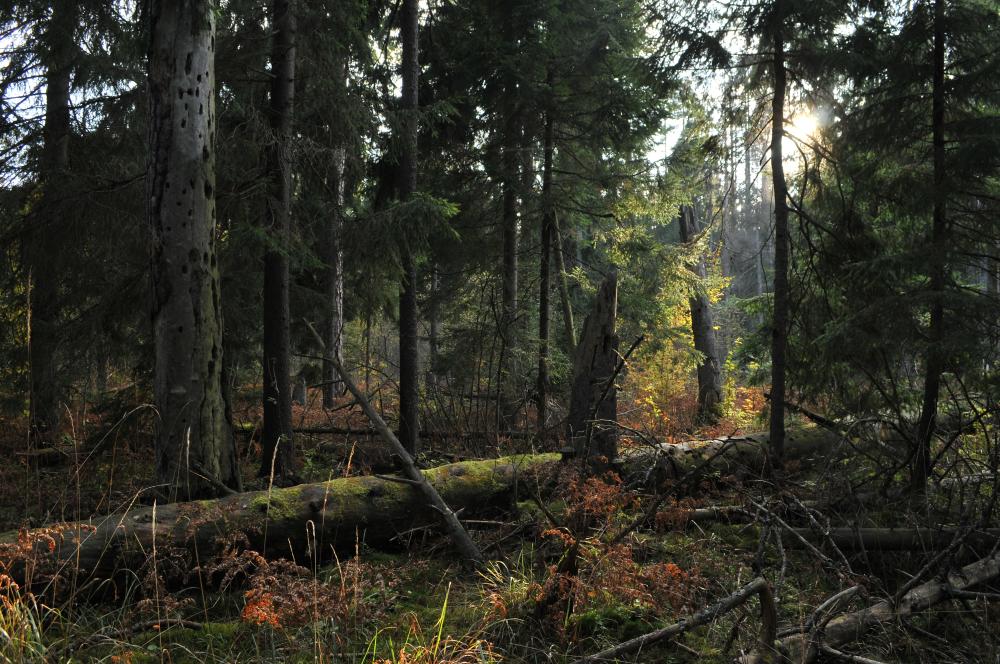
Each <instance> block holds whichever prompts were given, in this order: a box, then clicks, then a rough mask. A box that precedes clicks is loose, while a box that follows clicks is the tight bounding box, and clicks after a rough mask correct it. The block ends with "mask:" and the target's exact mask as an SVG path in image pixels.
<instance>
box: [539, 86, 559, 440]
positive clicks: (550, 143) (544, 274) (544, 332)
mask: <svg viewBox="0 0 1000 664" xmlns="http://www.w3.org/2000/svg"><path fill="white" fill-rule="evenodd" d="M548 78H549V80H548V84H549V87H550V88H551V86H552V76H551V74H550V75H549V77H548ZM542 140H543V144H544V147H543V152H544V156H543V165H542V228H541V257H540V258H539V266H540V267H539V278H538V387H537V392H538V432H539V433H542V432H543V431H545V418H546V414H547V413H546V405H547V402H548V393H549V292H550V290H551V285H550V283H549V281H550V279H549V266H550V264H551V262H552V259H551V257H550V254H551V252H552V226H553V225H554V224H553V217H554V216H555V212H554V208H553V205H552V157H553V153H554V152H555V145H554V140H553V127H552V110H551V109H549V110H547V111H546V113H545V129H544V137H543V139H542Z"/></svg>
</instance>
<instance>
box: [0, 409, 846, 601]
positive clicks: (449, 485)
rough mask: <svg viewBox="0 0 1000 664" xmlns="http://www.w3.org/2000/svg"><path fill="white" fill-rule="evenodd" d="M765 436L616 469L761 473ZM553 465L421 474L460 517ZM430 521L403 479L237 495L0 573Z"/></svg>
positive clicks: (310, 539)
mask: <svg viewBox="0 0 1000 664" xmlns="http://www.w3.org/2000/svg"><path fill="white" fill-rule="evenodd" d="M838 440H839V438H838V437H837V436H836V435H833V434H831V433H830V432H828V431H824V430H823V429H819V428H816V427H813V428H803V429H792V430H790V431H789V433H788V437H787V439H786V445H787V448H786V452H787V455H788V456H787V458H789V459H799V460H801V461H803V462H804V463H807V462H810V461H812V460H820V459H826V458H828V457H827V454H826V453H828V452H830V450H831V448H832V447H833V446H835V445H836V443H837V442H838ZM766 451H767V435H766V434H753V435H748V436H742V437H738V438H729V439H718V440H708V441H692V442H689V443H682V444H678V445H664V446H658V447H655V448H649V447H647V448H637V449H635V450H630V451H628V452H627V453H626V454H625V455H624V457H623V458H622V459H621V460H620V461H621V467H622V469H623V470H624V472H626V474H628V475H633V476H636V475H642V476H645V478H646V481H655V480H657V479H662V478H664V477H680V476H683V475H684V474H685V473H687V472H690V471H693V470H697V469H699V468H702V467H704V469H705V470H707V471H710V472H715V471H718V472H722V473H736V472H739V471H741V470H743V471H748V472H759V470H760V468H762V467H763V464H764V459H765V456H766ZM558 458H559V455H558V454H539V455H525V456H516V457H505V458H501V459H491V460H485V461H463V462H459V463H453V464H449V465H445V466H441V467H438V468H434V469H430V470H426V471H424V474H425V475H426V477H427V478H428V479H429V480H430V482H431V484H432V485H433V486H434V487H435V489H437V491H438V492H439V493H440V494H441V497H442V499H443V500H444V501H445V502H446V503H447V505H448V506H449V507H450V508H451V509H452V510H454V511H455V512H460V514H461V516H462V517H463V518H469V517H472V516H475V515H481V514H483V513H487V512H489V511H491V510H503V509H506V508H509V507H510V505H511V504H512V503H511V500H512V498H513V497H514V494H515V492H516V488H517V484H518V477H519V475H520V473H522V472H524V471H526V470H529V469H537V468H540V467H541V466H543V465H544V464H548V463H552V462H555V461H556V460H558ZM439 520H440V519H439V516H438V515H437V514H436V513H435V512H434V511H433V510H432V509H430V508H429V507H427V503H426V500H424V499H423V498H422V496H421V495H420V493H419V492H418V491H417V488H416V487H415V486H414V484H413V482H412V481H410V480H407V479H404V478H386V477H382V476H379V477H375V476H366V477H349V478H343V479H336V480H331V481H329V482H322V483H318V484H304V485H300V486H295V487H289V488H284V489H279V488H274V489H272V490H271V491H270V492H268V491H257V492H248V493H241V494H236V495H231V496H226V497H224V498H219V499H215V500H202V501H196V502H188V503H171V504H166V505H157V506H156V507H155V508H154V507H137V508H134V509H128V510H123V511H120V512H117V513H115V514H112V515H110V516H104V517H95V518H93V519H90V520H88V521H82V522H76V523H69V524H56V525H52V526H49V527H47V528H40V529H36V530H32V531H25V532H22V533H7V534H5V535H0V566H2V567H0V569H3V568H6V569H7V570H8V571H9V572H10V573H11V574H12V576H13V577H14V578H15V580H17V581H18V582H22V583H23V582H27V583H28V584H29V585H31V584H33V583H36V582H37V581H40V580H45V579H49V578H52V577H53V575H58V576H60V577H62V578H71V579H74V583H76V584H79V583H82V582H83V581H85V580H87V579H110V578H114V577H115V576H116V574H117V573H118V572H126V571H130V572H132V573H134V572H136V571H137V570H139V569H141V568H142V566H143V564H144V563H145V562H146V561H147V560H149V559H150V558H151V556H152V552H153V543H154V534H155V543H156V547H157V550H158V552H159V555H160V556H164V554H166V553H168V552H169V551H170V550H171V549H174V550H177V549H184V550H187V551H189V552H192V553H194V554H196V558H197V560H199V561H201V562H202V563H204V562H205V561H208V560H211V559H212V558H213V557H214V556H216V555H218V554H219V553H220V552H223V551H224V550H225V549H226V547H227V546H231V544H232V542H234V537H236V536H237V535H239V534H242V535H243V536H245V537H246V544H247V545H249V546H250V547H251V548H253V549H255V550H257V551H260V552H262V553H264V554H265V555H267V556H268V557H279V556H284V557H290V556H291V557H294V558H295V559H297V560H305V559H309V558H310V557H311V555H312V553H313V552H316V553H318V555H319V556H320V557H323V558H326V557H328V556H329V555H330V553H331V550H332V548H337V549H340V550H342V551H347V552H350V551H353V550H354V546H355V543H356V542H359V541H360V542H363V543H365V544H367V545H369V546H373V547H380V546H384V545H386V544H389V543H391V542H392V541H394V540H395V539H397V538H398V537H399V535H400V534H401V533H405V532H407V531H412V530H413V529H415V528H423V527H433V526H435V525H437V524H438V522H439Z"/></svg>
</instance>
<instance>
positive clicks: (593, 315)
mask: <svg viewBox="0 0 1000 664" xmlns="http://www.w3.org/2000/svg"><path fill="white" fill-rule="evenodd" d="M617 312H618V274H617V272H611V274H609V275H608V276H607V277H606V278H605V279H604V281H603V282H601V286H600V288H598V289H597V295H596V296H595V298H594V308H593V309H592V310H591V312H590V314H589V315H588V316H587V319H586V320H585V321H584V323H583V332H582V333H581V334H580V342H579V343H578V344H577V346H576V353H575V355H574V358H573V388H572V393H571V394H570V403H569V418H568V420H567V423H566V437H567V439H568V440H569V441H570V445H571V447H572V448H573V450H574V454H576V455H577V456H579V457H584V458H589V459H595V460H596V465H606V464H609V463H611V462H613V461H614V460H615V459H617V458H618V430H617V428H616V426H615V425H614V422H617V420H618V397H617V390H616V389H615V386H614V384H613V379H614V374H615V368H616V366H617V364H618V335H617V333H616V332H615V318H616V316H617ZM601 457H603V459H604V460H603V461H600V458H601Z"/></svg>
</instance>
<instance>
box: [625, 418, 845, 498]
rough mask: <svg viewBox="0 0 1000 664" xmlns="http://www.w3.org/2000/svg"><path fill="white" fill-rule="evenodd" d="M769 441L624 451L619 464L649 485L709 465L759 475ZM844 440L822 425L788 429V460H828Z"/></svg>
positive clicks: (756, 438)
mask: <svg viewBox="0 0 1000 664" xmlns="http://www.w3.org/2000/svg"><path fill="white" fill-rule="evenodd" d="M769 439H770V437H769V435H768V434H767V433H766V432H765V433H753V434H747V435H744V436H732V437H728V438H715V439H712V440H695V441H690V442H685V443H661V444H659V445H653V446H644V447H634V448H632V449H629V450H625V451H623V452H622V454H621V458H620V459H618V463H617V465H618V466H619V467H620V468H621V469H622V470H624V471H625V473H626V475H627V476H629V477H630V478H635V477H637V476H638V477H639V479H640V480H641V481H642V483H645V484H649V483H657V482H659V481H662V480H665V479H677V478H680V477H683V476H684V475H685V474H687V473H688V472H690V471H691V470H694V469H696V468H697V467H698V466H699V465H701V464H706V463H707V468H706V469H707V470H710V471H711V472H718V473H720V474H723V475H726V474H749V475H758V474H760V473H761V472H762V471H763V469H764V465H765V463H766V462H767V454H768V441H769ZM842 440H843V439H842V438H841V436H840V435H838V434H836V433H833V432H831V431H828V430H826V429H823V428H821V427H818V426H803V427H797V428H791V429H788V431H787V432H786V434H785V460H786V461H798V462H800V463H801V464H803V465H811V464H813V463H815V462H817V461H825V460H828V459H830V455H831V452H835V451H836V449H837V447H838V444H839V443H840V442H841V441H842Z"/></svg>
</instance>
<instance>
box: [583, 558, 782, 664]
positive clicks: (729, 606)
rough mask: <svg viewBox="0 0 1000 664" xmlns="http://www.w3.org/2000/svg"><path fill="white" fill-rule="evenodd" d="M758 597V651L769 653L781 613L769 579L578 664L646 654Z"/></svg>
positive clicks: (758, 579) (753, 583)
mask: <svg viewBox="0 0 1000 664" xmlns="http://www.w3.org/2000/svg"><path fill="white" fill-rule="evenodd" d="M754 595H757V596H758V597H760V613H761V629H760V639H759V645H758V648H759V649H760V650H761V651H762V652H768V651H769V650H770V648H771V644H772V643H774V634H775V627H776V621H777V618H776V616H777V611H776V609H775V606H774V596H773V595H772V593H771V585H770V584H769V583H768V582H767V579H764V578H762V577H757V578H756V579H754V580H753V581H751V582H750V583H748V584H747V585H745V586H743V587H742V588H740V589H739V590H737V591H736V592H735V593H733V594H732V595H730V596H729V597H726V598H725V599H723V600H722V601H720V602H717V603H715V604H713V605H711V606H708V607H706V608H704V609H702V610H701V611H698V612H697V613H695V614H693V615H690V616H687V617H684V618H681V619H680V620H678V621H677V622H675V623H674V624H673V625H670V626H669V627H664V628H663V629H658V630H656V631H655V632H650V633H649V634H644V635H642V636H639V637H636V638H634V639H631V640H629V641H625V642H624V643H620V644H618V645H617V646H615V647H613V648H608V649H607V650H602V651H601V652H599V653H597V654H596V655H589V656H587V657H584V658H582V659H578V660H576V662H575V663H574V664H595V663H596V662H609V661H612V660H615V659H617V658H619V657H622V656H624V655H629V654H631V653H634V652H638V651H639V650H642V649H643V648H645V647H646V646H650V645H653V644H654V643H658V642H660V641H664V640H666V639H670V638H673V637H675V636H680V635H681V634H683V633H684V632H688V631H690V630H692V629H694V628H695V627H700V626H701V625H707V624H708V623H710V622H713V621H714V620H716V619H718V618H719V617H720V616H723V615H725V614H726V613H729V612H730V611H732V610H733V609H735V608H736V607H738V606H741V605H742V604H744V603H745V602H746V601H747V600H748V599H750V598H751V597H753V596H754Z"/></svg>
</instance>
